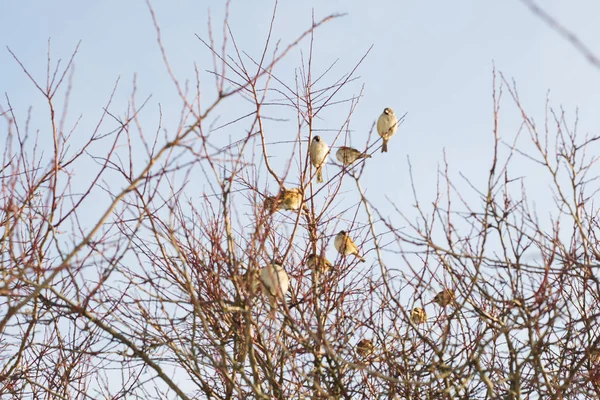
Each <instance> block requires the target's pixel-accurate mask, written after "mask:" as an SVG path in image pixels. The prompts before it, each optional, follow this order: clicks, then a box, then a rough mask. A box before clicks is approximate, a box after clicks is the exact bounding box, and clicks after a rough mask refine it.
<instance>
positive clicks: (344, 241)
mask: <svg viewBox="0 0 600 400" xmlns="http://www.w3.org/2000/svg"><path fill="white" fill-rule="evenodd" d="M333 245H334V246H335V249H336V250H337V251H339V252H340V254H341V255H343V256H347V255H348V254H352V255H353V256H355V257H356V258H358V259H359V260H360V262H365V259H364V258H362V256H361V255H360V254H359V253H358V247H356V244H354V242H353V241H352V239H350V236H348V233H347V232H346V231H340V232H339V233H338V234H337V235H335V239H334V240H333Z"/></svg>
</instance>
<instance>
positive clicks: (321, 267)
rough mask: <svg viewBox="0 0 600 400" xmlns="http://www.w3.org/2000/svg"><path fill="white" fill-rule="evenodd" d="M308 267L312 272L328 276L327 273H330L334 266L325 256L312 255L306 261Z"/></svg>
mask: <svg viewBox="0 0 600 400" xmlns="http://www.w3.org/2000/svg"><path fill="white" fill-rule="evenodd" d="M306 266H307V267H309V268H310V269H312V270H315V271H319V272H321V273H323V274H326V273H327V271H329V270H330V269H331V267H332V266H333V265H332V264H331V263H330V262H329V260H328V259H326V258H325V257H324V256H317V255H316V254H311V255H310V256H308V259H307V260H306Z"/></svg>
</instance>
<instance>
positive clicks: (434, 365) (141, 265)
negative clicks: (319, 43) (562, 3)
mask: <svg viewBox="0 0 600 400" xmlns="http://www.w3.org/2000/svg"><path fill="white" fill-rule="evenodd" d="M275 15H276V13H275V11H274V13H273V18H272V21H271V29H270V31H269V35H268V37H267V38H266V39H265V46H264V51H263V53H262V54H261V55H260V57H258V58H256V57H252V56H251V55H249V54H246V53H245V52H244V51H243V49H241V48H239V47H238V44H237V43H236V40H235V35H234V33H233V31H232V29H231V28H230V27H229V25H228V24H227V20H225V23H224V36H223V40H222V45H219V44H217V40H216V39H215V38H214V36H213V31H212V29H209V39H208V40H203V39H201V38H200V37H198V38H199V40H200V41H201V43H203V44H204V45H205V47H206V49H208V51H209V52H210V54H211V55H212V58H213V67H212V69H211V71H210V75H211V76H212V77H213V78H214V80H215V92H214V93H215V96H214V100H213V101H212V102H211V103H210V104H207V103H205V102H206V101H207V100H206V98H207V97H208V96H206V95H205V96H204V97H201V90H200V88H201V84H200V82H201V80H200V77H201V76H204V75H203V74H204V73H203V72H200V68H198V67H197V68H196V85H195V88H196V90H195V92H193V93H192V94H190V89H189V85H188V84H187V83H185V84H184V83H182V82H181V81H180V80H179V79H178V78H177V77H176V75H175V73H174V72H173V71H172V69H171V67H170V64H169V59H168V56H167V51H166V49H165V48H164V47H163V44H162V40H161V33H160V29H159V25H158V20H157V17H156V16H155V15H154V13H152V18H153V20H154V23H155V26H156V32H157V35H158V43H159V47H160V49H161V52H162V54H163V58H164V61H165V64H166V66H167V68H168V71H169V74H170V76H171V78H172V81H173V84H174V87H175V88H176V93H177V96H178V98H179V99H180V100H181V101H182V103H183V109H182V113H181V117H180V121H179V124H178V126H175V127H170V126H163V122H162V114H161V113H160V108H159V111H158V113H159V114H160V119H159V123H158V124H159V125H158V126H153V127H152V129H150V130H149V128H148V127H147V126H148V124H147V123H146V122H145V121H144V115H145V114H152V115H155V114H156V110H150V109H149V108H151V106H150V102H149V99H144V100H143V101H142V102H141V103H140V102H139V101H138V99H137V92H136V90H135V87H136V86H137V82H134V90H133V92H132V95H131V98H130V101H129V104H130V105H129V108H128V109H127V111H126V113H125V114H124V115H121V116H120V117H118V116H117V115H118V114H119V113H117V112H114V111H112V109H113V105H112V104H113V101H114V96H115V93H117V86H115V89H114V90H113V92H112V93H111V94H110V95H109V98H108V99H107V100H106V104H105V105H104V107H103V111H102V112H101V113H100V116H99V118H98V121H97V123H96V124H95V125H94V126H95V128H94V129H93V130H92V131H91V134H90V135H89V137H88V139H87V141H86V142H85V143H83V144H79V142H78V141H79V140H80V137H81V135H82V132H80V130H81V129H80V127H79V124H80V120H76V121H75V122H72V121H71V120H70V119H69V118H67V113H66V110H67V106H68V98H69V94H70V92H71V90H72V88H71V79H72V76H71V75H70V71H72V69H71V64H72V60H73V59H74V58H75V57H76V53H77V50H75V52H74V53H73V55H72V57H71V59H70V61H69V62H68V63H67V65H66V66H65V67H61V64H60V63H58V64H57V66H56V67H53V65H54V64H53V63H52V61H51V59H50V57H48V70H47V76H46V82H44V83H42V82H41V81H40V80H39V79H37V78H36V77H34V76H32V75H31V74H30V72H29V71H28V69H27V67H26V66H25V65H22V64H21V67H22V68H23V71H24V73H25V75H26V76H27V77H29V79H30V81H31V82H32V83H33V84H34V85H35V86H36V87H37V89H38V90H39V93H40V95H41V96H43V98H44V99H45V100H46V104H47V107H48V109H49V110H50V114H49V115H50V117H49V120H47V121H43V123H41V125H40V128H39V129H36V128H34V127H33V126H34V125H35V124H38V123H40V122H38V120H37V119H36V118H34V116H35V114H36V113H39V110H32V111H31V112H29V111H27V110H26V109H23V108H22V107H23V106H22V105H16V104H12V102H11V98H10V95H7V96H6V97H5V101H4V104H3V105H2V106H1V107H2V108H0V116H2V118H3V121H4V126H3V129H4V130H5V132H6V137H5V151H4V155H3V158H2V166H1V170H0V184H1V187H2V192H1V195H0V196H1V197H0V235H1V236H0V257H1V258H0V274H1V276H2V282H1V284H0V310H1V311H0V393H1V394H2V395H7V396H12V397H13V398H57V399H60V398H62V399H76V398H81V399H86V398H107V399H108V398H110V399H116V398H129V397H136V398H147V399H151V398H156V399H164V398H173V397H175V396H176V397H179V398H182V399H193V398H211V399H212V398H218V399H230V398H263V399H270V398H279V399H287V398H319V399H321V398H323V399H325V398H340V399H341V398H344V399H356V398H386V399H400V398H408V399H425V398H431V399H440V398H447V399H450V398H489V399H494V398H506V399H517V398H529V397H536V396H537V397H540V398H556V399H559V398H561V399H562V398H597V397H598V396H600V386H599V384H600V373H599V371H600V369H599V365H600V356H599V355H600V350H599V349H600V347H599V345H600V332H599V330H598V323H597V322H598V309H599V308H598V293H599V290H600V286H599V281H598V277H597V275H598V266H599V265H600V264H599V262H600V250H598V246H597V232H598V222H597V214H598V213H597V209H596V205H595V201H594V200H595V195H596V190H597V189H596V186H595V185H596V181H595V177H596V176H597V172H596V161H597V156H596V155H595V154H594V149H595V146H596V141H597V140H598V137H597V136H586V137H581V135H578V133H577V124H576V123H575V124H570V123H568V121H567V116H566V115H565V113H564V112H562V111H561V112H555V111H554V110H553V109H552V108H550V106H547V115H546V119H545V123H544V124H542V125H537V124H536V123H535V122H534V121H533V119H532V118H531V117H529V115H528V113H527V111H526V110H525V109H524V107H523V106H522V105H521V102H520V100H519V97H518V92H517V89H516V85H515V84H513V83H510V82H507V81H506V80H505V79H504V77H503V76H502V75H501V74H496V73H494V86H493V121H494V125H493V129H492V130H491V133H492V138H493V146H492V149H491V152H490V164H489V166H486V168H489V175H488V180H487V183H486V184H485V185H483V186H482V185H477V184H474V183H471V182H470V181H468V180H462V181H460V182H457V181H456V178H453V177H452V176H451V174H450V172H449V169H450V166H449V165H448V164H447V163H446V164H444V167H443V168H441V169H440V171H439V179H438V183H437V185H438V186H437V187H438V191H437V197H436V198H435V199H434V200H433V202H429V201H427V202H423V201H421V200H420V199H419V196H418V194H417V193H416V191H415V192H414V193H413V195H414V208H413V209H412V210H401V209H398V208H396V207H395V206H394V205H393V204H388V203H386V202H385V201H384V199H378V198H373V197H372V196H371V197H369V196H367V194H366V193H365V191H364V190H363V188H362V186H361V177H362V175H363V172H364V168H365V166H366V165H367V164H368V163H369V160H365V159H362V160H360V161H359V162H357V163H355V164H354V165H352V166H351V167H342V166H334V165H331V166H329V167H328V175H327V177H328V179H327V181H326V183H325V184H323V185H316V184H315V183H314V180H313V179H312V177H313V175H314V172H315V171H314V168H312V167H311V164H310V161H309V157H308V152H307V143H309V142H307V140H306V139H307V138H308V140H309V141H310V139H311V138H312V137H313V136H314V135H315V134H316V132H319V134H320V135H327V137H328V142H329V143H331V144H332V145H334V146H335V145H337V146H341V145H345V144H346V143H347V142H348V141H349V137H350V129H349V123H350V121H351V118H352V115H353V114H354V112H355V110H357V108H358V107H359V100H360V98H361V93H360V92H361V90H355V89H353V88H355V82H356V79H357V78H356V75H355V74H356V71H357V68H358V66H359V65H360V63H361V62H362V60H363V59H364V57H366V56H367V54H368V52H367V54H365V55H364V56H363V58H362V59H360V60H359V61H358V62H357V63H356V65H355V67H353V68H352V69H351V71H350V72H348V73H345V74H343V75H342V76H341V77H339V78H337V79H331V78H330V76H331V74H332V73H333V72H332V71H333V70H334V69H333V66H332V67H330V68H328V69H326V72H325V73H323V74H322V75H319V76H316V77H315V75H314V71H315V70H316V69H318V68H316V67H315V65H317V64H318V63H317V61H318V60H314V59H313V46H314V45H315V40H316V39H315V32H316V31H317V30H318V28H319V27H320V26H322V25H323V24H326V23H329V22H330V21H331V20H334V19H336V18H337V17H339V16H338V15H331V16H328V17H326V18H324V19H322V20H320V21H315V20H314V21H313V22H312V24H311V26H310V27H309V29H307V31H306V32H304V33H302V34H300V35H299V36H298V38H297V39H296V40H295V41H293V42H291V43H290V44H289V45H287V46H284V47H282V46H281V44H280V43H274V41H273V39H272V34H273V30H274V28H275V23H276V18H275ZM300 46H302V49H303V51H302V52H301V54H302V63H301V67H300V68H299V69H298V70H297V71H296V74H295V81H293V82H290V81H289V80H286V79H284V78H282V77H281V76H282V75H283V74H282V73H280V72H279V71H278V69H277V67H278V66H279V63H280V61H281V60H282V59H284V58H285V57H290V55H291V54H296V53H294V52H297V51H299V48H300ZM306 49H308V50H306ZM49 54H50V50H49ZM14 58H15V60H16V62H18V63H19V64H20V61H19V59H18V57H17V56H16V55H14ZM498 78H499V79H498ZM497 79H498V81H497ZM327 81H328V82H329V83H325V82H327ZM357 91H358V92H359V93H358V94H356V95H354V94H350V95H348V93H354V92H357ZM59 93H64V94H62V95H60V94H59ZM506 93H508V95H509V97H510V99H509V100H508V101H509V102H511V103H512V104H514V105H516V109H517V110H518V113H519V115H520V118H521V121H522V124H521V127H520V129H519V131H518V132H517V134H516V135H513V136H514V139H513V140H511V141H506V140H503V137H506V135H501V133H500V127H499V121H500V116H501V114H500V105H501V103H502V102H503V101H504V102H506V100H502V95H503V94H506ZM201 100H202V102H201ZM57 101H60V102H61V103H63V104H64V110H56V109H55V104H56V103H57ZM330 110H335V112H332V111H330ZM340 110H345V111H343V112H344V113H345V114H344V117H343V119H342V120H336V118H339V115H341V113H342V111H340ZM61 111H62V113H61ZM288 114H289V115H288ZM286 115H287V116H289V117H290V118H287V119H285V120H276V119H274V118H275V116H277V117H278V118H280V116H286ZM217 116H220V118H221V119H224V120H225V121H224V122H221V121H220V119H219V118H217ZM336 116H337V117H336ZM281 118H284V117H281ZM294 120H295V121H294ZM291 121H292V122H291ZM331 127H334V128H331ZM150 131H152V132H156V133H154V134H150V133H149V132H150ZM161 131H162V132H164V133H161ZM226 134H230V135H231V136H229V137H227V136H226ZM76 135H79V138H78V139H77V140H75V136H76ZM401 135H402V132H400V133H399V134H398V136H401ZM358 137H362V138H364V139H365V140H364V141H365V143H366V145H365V147H366V148H367V149H373V148H374V147H375V146H377V145H378V142H376V141H373V142H371V136H370V135H354V136H353V139H354V140H357V138H358ZM395 140H401V137H397V138H396V139H395ZM72 143H73V145H72ZM515 159H518V160H520V162H528V163H529V165H531V171H535V172H532V174H534V175H529V174H528V173H527V172H526V171H522V170H521V169H519V168H513V165H514V164H515V162H516V161H515ZM520 165H522V164H520ZM338 167H339V168H338ZM411 173H412V171H411ZM532 179H533V180H535V181H540V180H541V181H544V182H545V185H546V186H545V187H548V186H549V187H550V188H551V195H549V197H550V199H549V200H550V201H551V202H552V204H553V207H552V209H551V211H550V213H549V214H548V215H536V210H535V208H534V207H533V204H532V203H533V202H532V201H531V200H530V199H529V198H528V187H529V185H531V184H532V182H531V180H532ZM290 187H298V188H300V191H301V193H302V195H303V199H304V200H303V201H304V202H303V207H302V208H301V209H300V210H297V211H294V210H292V211H286V210H281V212H273V211H274V210H273V207H265V199H271V200H270V201H271V202H272V201H273V199H275V201H277V200H278V199H277V193H280V191H281V190H282V189H284V188H290ZM267 203H269V201H267ZM384 207H385V209H386V210H389V209H392V210H395V211H394V212H395V218H394V219H390V218H388V217H386V215H389V214H390V213H389V212H383V211H382V210H383V209H384ZM414 211H416V213H415V212H414ZM394 220H400V221H402V226H398V224H397V223H396V222H394ZM340 229H346V230H349V231H350V232H352V237H353V238H354V240H355V242H356V244H357V245H358V247H359V248H360V249H361V252H362V253H363V254H365V258H366V259H367V262H366V263H365V264H362V263H358V262H357V260H355V259H353V258H346V257H343V256H341V255H339V256H338V257H337V259H335V260H332V263H331V264H332V267H331V268H329V269H328V270H327V271H322V270H320V269H319V268H314V267H313V268H311V267H310V266H309V265H307V260H308V257H309V256H310V255H311V254H317V255H322V254H325V252H326V250H327V249H329V248H331V247H332V245H333V244H332V241H333V236H334V235H335V233H336V232H338V231H339V230H340ZM330 254H334V253H330ZM335 254H337V253H335ZM274 257H277V258H278V259H280V260H282V261H281V262H282V264H283V265H284V267H285V270H286V271H287V273H288V274H289V277H290V282H291V283H290V291H289V294H288V296H287V297H285V298H277V297H273V296H270V295H269V294H267V293H263V291H262V290H261V289H260V285H255V284H254V283H253V282H255V280H254V279H255V278H256V275H257V272H258V271H259V270H260V269H261V268H262V267H263V266H265V265H266V264H268V263H269V262H270V261H271V260H272V259H273V258H274ZM427 314H429V317H428V316H427Z"/></svg>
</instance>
